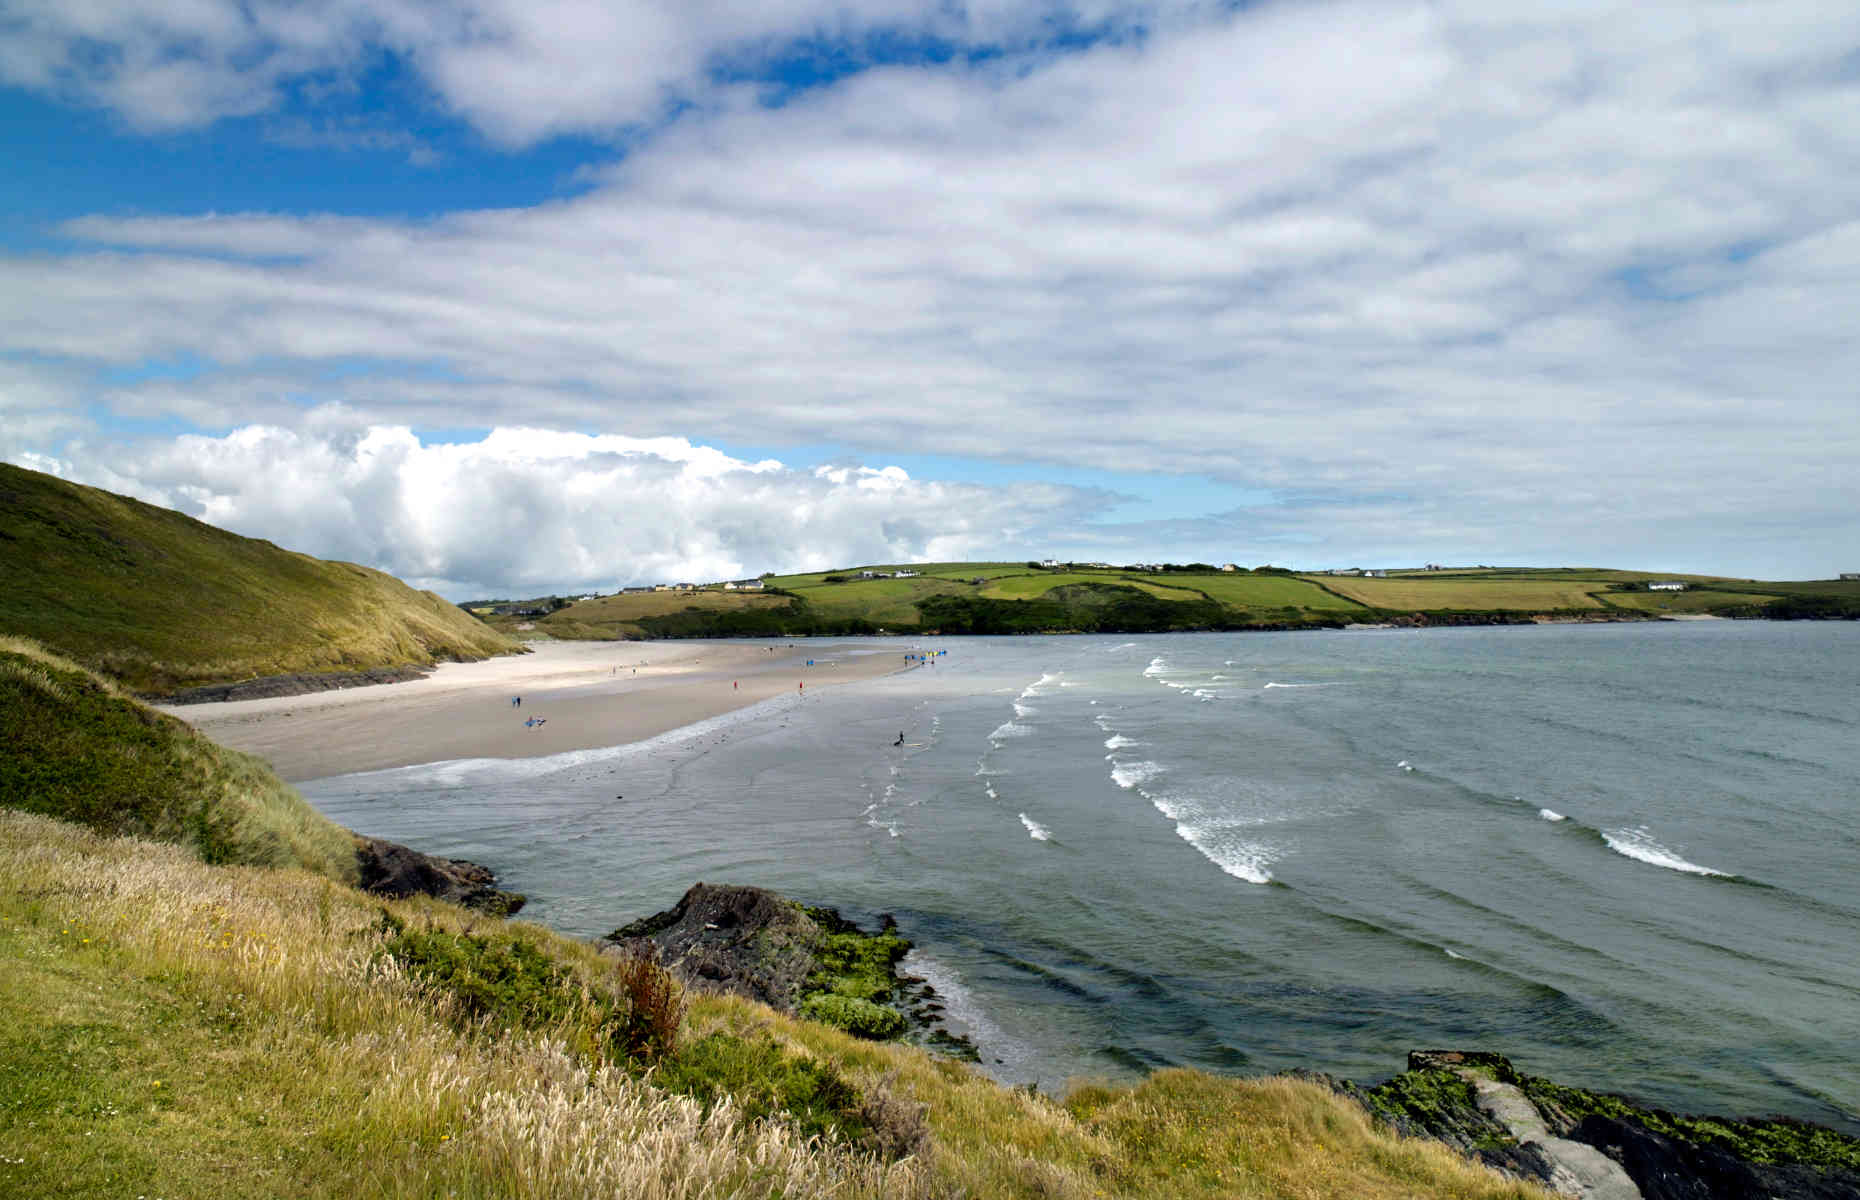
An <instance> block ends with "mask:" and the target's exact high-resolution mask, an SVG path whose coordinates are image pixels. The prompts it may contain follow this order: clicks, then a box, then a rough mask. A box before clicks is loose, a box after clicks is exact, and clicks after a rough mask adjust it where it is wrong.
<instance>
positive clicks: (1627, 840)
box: [1602, 825, 1731, 879]
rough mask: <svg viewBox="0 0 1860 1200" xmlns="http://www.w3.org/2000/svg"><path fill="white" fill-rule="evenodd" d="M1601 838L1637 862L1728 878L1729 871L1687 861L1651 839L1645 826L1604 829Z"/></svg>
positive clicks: (1691, 873)
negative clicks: (1715, 869) (1716, 869)
mask: <svg viewBox="0 0 1860 1200" xmlns="http://www.w3.org/2000/svg"><path fill="white" fill-rule="evenodd" d="M1602 840H1603V841H1604V842H1607V843H1608V848H1609V849H1610V850H1613V851H1614V852H1615V853H1616V854H1625V855H1626V856H1627V857H1629V858H1632V859H1635V860H1636V861H1639V862H1644V863H1649V864H1651V865H1653V866H1656V867H1665V868H1666V869H1667V870H1669V871H1683V872H1685V873H1686V874H1688V875H1713V876H1717V877H1718V878H1720V879H1727V878H1730V875H1731V873H1730V872H1729V871H1714V870H1712V869H1711V868H1710V867H1701V866H1700V865H1699V864H1697V863H1695V862H1687V861H1686V860H1685V859H1683V858H1681V857H1679V856H1678V855H1677V854H1675V853H1673V852H1672V851H1671V850H1668V849H1667V848H1666V847H1665V846H1662V845H1660V843H1658V842H1656V841H1654V840H1653V835H1652V834H1650V833H1648V832H1647V829H1646V827H1645V826H1642V825H1637V826H1635V827H1634V828H1632V829H1616V830H1613V831H1610V830H1606V829H1604V830H1603V831H1602Z"/></svg>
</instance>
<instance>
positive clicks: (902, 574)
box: [892, 571, 922, 579]
mask: <svg viewBox="0 0 1860 1200" xmlns="http://www.w3.org/2000/svg"><path fill="white" fill-rule="evenodd" d="M921 573H922V572H919V571H899V572H898V573H897V574H896V575H893V576H892V578H893V579H915V578H917V576H918V575H920V574H921Z"/></svg>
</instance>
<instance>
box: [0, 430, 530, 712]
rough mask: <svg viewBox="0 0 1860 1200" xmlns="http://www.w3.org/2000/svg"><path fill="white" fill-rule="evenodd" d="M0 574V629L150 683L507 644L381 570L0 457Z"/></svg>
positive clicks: (313, 669) (311, 669)
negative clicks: (285, 546)
mask: <svg viewBox="0 0 1860 1200" xmlns="http://www.w3.org/2000/svg"><path fill="white" fill-rule="evenodd" d="M0 578H4V579H5V581H6V582H5V586H4V588H0V632H4V633H12V634H18V635H22V636H25V637H30V638H33V639H36V640H37V641H39V642H42V643H44V644H45V645H46V646H48V647H50V648H52V649H54V650H56V651H57V652H59V653H60V654H63V655H66V656H68V657H70V658H72V659H75V660H76V661H78V662H80V663H82V664H84V665H85V666H87V667H90V668H92V669H95V670H97V671H100V672H102V673H103V674H105V675H108V676H110V677H111V678H113V679H116V680H118V681H120V682H121V683H123V684H124V685H126V686H127V687H129V688H131V689H133V690H135V691H138V692H143V693H148V694H166V693H170V692H174V691H177V690H180V689H182V688H186V687H190V686H194V685H197V684H204V683H217V682H226V681H232V680H241V679H250V678H255V677H262V676H269V675H285V674H294V673H326V672H348V671H360V670H366V669H369V668H376V667H391V666H399V665H404V664H420V665H425V664H430V663H432V662H434V661H437V660H441V659H477V658H484V657H487V656H489V655H492V654H499V653H507V652H509V651H511V650H514V649H516V648H517V647H516V644H515V643H514V642H512V641H511V640H510V639H508V638H506V637H505V636H503V635H502V634H500V633H498V632H496V631H495V630H492V629H490V628H488V627H487V626H485V625H484V624H483V623H482V622H479V621H477V620H474V619H473V618H472V617H470V616H469V615H467V614H465V613H463V612H461V611H460V610H459V609H458V608H457V607H456V606H454V605H451V604H448V603H446V601H444V600H443V599H441V598H440V597H438V596H436V595H434V594H433V593H431V592H418V591H415V590H413V589H412V588H409V587H408V586H407V585H405V584H403V583H401V582H400V581H399V580H397V579H395V578H394V577H393V576H391V575H386V574H383V573H382V572H380V571H375V570H371V569H369V568H367V567H361V566H356V565H355V564H353V563H339V562H325V561H323V560H321V559H316V558H311V557H310V556H309V555H305V554H296V553H293V552H291V551H288V550H281V549H279V548H278V547H277V546H274V545H272V544H271V543H270V542H266V541H260V540H258V539H255V538H247V537H240V536H239V535H237V534H234V533H228V532H227V531H225V530H223V529H216V528H214V527H213V526H211V525H207V524H204V523H202V522H200V521H196V520H194V519H193V518H192V517H188V516H185V515H183V514H181V513H178V512H174V511H172V510H170V509H165V508H157V507H155V506H154V505H150V504H144V503H142V502H141V501H138V500H132V499H129V498H128V497H126V496H118V495H115V494H113V493H110V492H105V491H101V490H99V489H97V488H90V487H84V486H81V485H79V484H74V483H67V482H65V481H64V480H61V479H57V478H55V477H53V476H50V475H44V474H40V473H39V472H36V471H27V470H23V469H21V468H19V467H14V466H9V465H6V464H4V463H0Z"/></svg>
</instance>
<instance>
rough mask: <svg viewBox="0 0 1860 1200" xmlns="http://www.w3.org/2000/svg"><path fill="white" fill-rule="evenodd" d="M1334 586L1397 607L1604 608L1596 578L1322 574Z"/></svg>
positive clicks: (1368, 602)
mask: <svg viewBox="0 0 1860 1200" xmlns="http://www.w3.org/2000/svg"><path fill="white" fill-rule="evenodd" d="M1321 578H1322V579H1323V584H1324V586H1325V587H1327V588H1329V589H1330V590H1331V591H1334V592H1337V593H1338V594H1340V595H1343V596H1347V597H1349V598H1350V599H1351V600H1355V601H1357V602H1359V603H1361V604H1366V605H1368V606H1370V607H1371V608H1380V609H1385V610H1389V611H1394V612H1429V611H1434V612H1441V611H1448V612H1452V611H1457V612H1490V611H1498V610H1512V611H1524V612H1550V611H1553V610H1556V609H1582V608H1600V607H1602V605H1601V603H1600V602H1599V601H1597V600H1596V599H1595V597H1594V596H1593V595H1591V594H1590V593H1592V592H1599V591H1604V590H1606V588H1607V584H1605V583H1603V582H1601V581H1598V580H1593V579H1589V580H1583V579H1539V578H1522V577H1517V576H1499V577H1483V578H1481V577H1466V576H1447V575H1432V576H1401V577H1393V576H1392V577H1390V578H1388V579H1369V578H1358V577H1352V576H1323V577H1321Z"/></svg>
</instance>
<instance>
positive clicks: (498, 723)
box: [157, 639, 902, 783]
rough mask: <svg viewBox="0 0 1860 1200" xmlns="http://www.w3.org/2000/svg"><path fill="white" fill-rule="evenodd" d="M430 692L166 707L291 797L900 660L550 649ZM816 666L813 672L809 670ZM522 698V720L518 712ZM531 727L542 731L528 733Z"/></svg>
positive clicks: (599, 645) (633, 645) (682, 718)
mask: <svg viewBox="0 0 1860 1200" xmlns="http://www.w3.org/2000/svg"><path fill="white" fill-rule="evenodd" d="M531 649H532V651H533V653H530V654H523V655H512V656H507V657H501V658H491V659H484V660H481V661H478V662H467V663H441V664H440V665H439V666H438V667H437V668H435V669H434V670H433V671H432V673H431V674H429V675H427V676H425V677H424V678H420V679H411V680H407V681H404V682H400V683H392V684H380V685H375V686H369V687H353V688H343V689H339V690H332V691H325V692H313V693H306V694H302V695H295V696H276V697H268V698H264V699H257V700H231V701H217V702H210V703H204V704H202V703H196V704H169V705H158V706H157V707H159V708H160V709H161V711H163V712H166V713H168V714H170V715H172V716H175V717H178V718H179V719H181V720H183V721H185V722H187V723H188V724H189V725H191V726H193V727H194V728H195V729H196V730H198V731H199V732H201V733H202V734H204V735H206V736H207V737H209V738H212V739H213V740H214V741H216V742H218V743H220V744H221V745H224V746H228V747H231V748H232V749H235V750H242V751H245V752H247V753H249V754H256V755H257V756H259V757H260V758H263V759H265V760H266V761H267V762H269V763H270V764H271V766H272V769H273V770H275V771H276V772H277V773H278V774H279V775H280V776H282V777H283V778H284V779H285V780H287V781H289V782H292V783H301V782H303V781H305V780H310V779H322V778H327V777H328V776H331V775H346V774H349V773H351V772H354V771H373V770H382V769H386V768H390V767H405V766H413V765H416V764H419V763H427V762H440V761H445V760H448V759H456V758H533V757H540V756H543V755H549V754H560V753H563V752H565V751H570V750H592V749H599V748H602V747H606V746H616V745H624V744H626V743H628V742H636V741H640V740H642V739H644V738H649V737H654V736H656V735H658V734H661V733H666V732H668V731H670V730H673V729H677V728H680V727H682V726H685V725H690V724H693V723H695V722H698V721H703V720H707V719H709V718H711V717H715V716H720V715H722V714H723V713H727V712H730V711H733V710H735V709H738V708H742V707H745V706H747V705H750V704H754V703H757V702H758V701H762V700H766V699H769V698H770V697H772V696H777V695H782V694H785V693H788V692H793V691H796V690H798V688H797V685H805V686H806V687H809V688H814V687H831V686H833V685H835V684H843V683H853V682H856V681H858V680H862V679H871V678H875V677H877V676H880V675H888V674H890V673H892V672H893V671H896V670H899V669H901V668H902V662H901V657H902V652H901V651H900V652H899V653H896V654H894V653H892V652H890V651H889V650H887V649H884V648H873V647H868V646H863V645H851V644H848V643H846V642H816V641H812V640H801V641H786V640H781V639H769V640H755V641H694V642H659V641H654V642H538V643H533V644H532V646H531ZM810 659H811V660H813V662H814V663H815V664H816V665H814V666H811V667H810V666H807V665H806V664H807V662H808V661H809V660H810ZM518 696H521V697H522V701H523V702H522V704H521V706H516V705H513V704H512V703H511V700H512V699H513V698H514V697H518ZM532 718H538V719H541V721H542V723H541V724H538V725H525V724H524V722H525V721H528V720H531V719H532Z"/></svg>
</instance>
